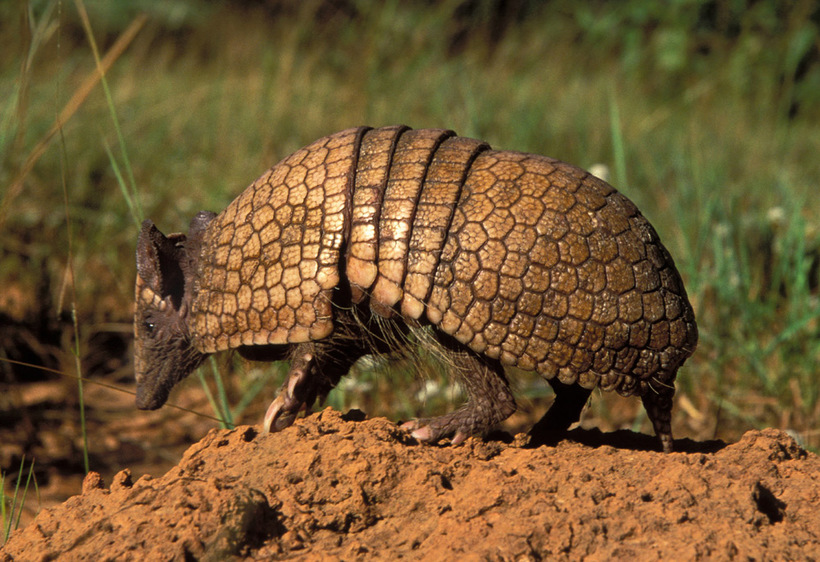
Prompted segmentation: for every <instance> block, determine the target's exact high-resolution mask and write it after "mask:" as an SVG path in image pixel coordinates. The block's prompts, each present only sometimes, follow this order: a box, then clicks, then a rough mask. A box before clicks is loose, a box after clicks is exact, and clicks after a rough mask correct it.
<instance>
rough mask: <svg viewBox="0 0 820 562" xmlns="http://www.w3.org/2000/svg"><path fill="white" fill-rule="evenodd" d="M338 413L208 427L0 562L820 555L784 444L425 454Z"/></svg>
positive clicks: (27, 538)
mask: <svg viewBox="0 0 820 562" xmlns="http://www.w3.org/2000/svg"><path fill="white" fill-rule="evenodd" d="M362 419H363V416H361V415H360V413H359V412H356V411H353V412H351V413H349V414H347V415H345V416H342V415H341V414H339V413H338V412H334V411H333V410H330V409H327V410H324V411H323V412H322V413H320V414H318V415H313V416H310V417H308V418H306V419H302V420H299V421H297V423H296V424H295V425H294V426H293V427H291V428H289V429H287V430H285V431H283V432H282V433H278V434H271V435H267V434H261V433H259V432H258V431H257V430H256V429H254V428H252V427H248V426H244V427H240V428H237V429H235V430H232V431H224V430H212V431H211V432H209V433H208V434H207V435H206V436H205V438H204V439H202V440H201V441H200V442H199V443H197V444H195V445H193V446H192V447H191V448H189V449H188V451H187V452H186V453H185V455H184V457H183V459H182V461H181V462H180V463H179V465H178V466H177V467H175V468H173V469H172V470H170V471H169V472H168V473H166V474H165V475H164V476H162V477H159V478H151V477H148V476H145V477H142V478H140V479H139V480H137V481H136V482H132V481H131V478H130V473H129V471H127V470H124V471H122V472H120V473H119V474H117V475H116V476H115V477H114V481H113V482H112V483H111V487H110V488H105V487H104V485H103V482H102V480H101V478H100V477H99V475H97V474H96V473H90V474H89V475H88V476H87V477H86V479H85V482H84V484H83V493H82V495H79V496H74V497H72V498H70V499H69V500H68V501H66V502H65V503H63V504H62V505H60V506H58V507H55V508H50V509H46V510H44V511H42V512H41V513H40V514H39V515H38V516H37V517H36V519H35V520H34V521H33V522H32V523H31V524H29V525H28V526H27V527H25V528H24V529H21V530H19V531H16V532H15V533H14V534H13V535H12V538H11V539H10V541H9V542H8V543H7V544H6V546H5V547H4V549H3V550H0V560H2V561H7V560H33V559H39V560H48V559H52V558H56V557H59V556H66V557H67V558H70V559H72V560H81V559H94V560H102V559H108V560H114V559H116V560H143V559H148V560H189V559H192V558H194V559H212V560H221V559H225V558H229V559H230V558H238V559H304V560H308V559H310V560H316V559H323V560H341V559H345V560H350V559H371V558H377V559H398V558H401V559H407V560H420V559H456V558H457V559H461V560H463V559H468V560H478V559H489V560H540V559H542V558H549V559H578V558H582V557H585V558H588V559H591V560H604V559H611V558H616V557H617V558H630V559H637V560H656V559H661V558H664V559H698V558H701V559H703V558H708V559H717V560H720V559H732V558H746V559H752V558H754V559H772V558H787V559H795V558H810V557H817V556H820V517H818V515H817V514H818V513H820V457H818V456H816V455H814V454H811V453H807V452H806V451H804V450H803V449H801V448H800V447H799V446H798V445H797V444H796V443H795V442H794V441H793V440H792V439H791V438H790V437H789V436H788V435H786V434H785V433H783V432H780V431H777V430H771V429H769V430H764V431H751V432H748V433H747V434H746V435H745V436H744V437H743V439H742V440H741V441H740V442H738V443H735V444H732V445H725V444H723V443H721V442H716V441H713V442H707V443H696V442H691V441H686V440H683V441H678V442H676V447H677V448H678V449H679V450H680V451H681V452H676V453H672V454H669V455H664V454H662V453H658V452H654V451H651V450H647V449H651V448H654V447H655V446H656V444H655V442H654V440H651V439H648V438H644V437H642V436H636V435H634V434H630V433H628V432H615V433H610V434H602V433H599V432H596V431H581V430H575V431H572V432H570V434H569V438H568V439H566V440H563V441H561V442H559V443H557V445H556V446H554V447H546V446H545V447H539V448H534V449H531V448H526V447H522V446H521V445H522V444H523V443H524V442H525V441H526V439H524V438H523V436H519V437H518V438H516V439H515V440H514V442H513V443H504V442H502V441H492V440H490V441H482V440H480V439H469V440H468V441H467V442H466V443H465V444H464V445H463V446H460V447H449V446H446V445H442V446H429V445H418V444H416V443H415V441H414V440H413V439H412V438H410V437H408V436H407V434H405V433H404V432H402V431H401V430H399V429H398V427H397V426H396V425H395V424H393V423H391V422H389V421H387V420H385V419H382V418H378V419H371V420H367V421H361V420H362Z"/></svg>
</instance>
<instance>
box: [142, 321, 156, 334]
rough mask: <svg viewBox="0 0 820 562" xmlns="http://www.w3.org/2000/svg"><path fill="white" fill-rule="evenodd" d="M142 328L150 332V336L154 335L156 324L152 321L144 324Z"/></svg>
mask: <svg viewBox="0 0 820 562" xmlns="http://www.w3.org/2000/svg"><path fill="white" fill-rule="evenodd" d="M142 327H143V328H145V331H146V332H148V335H149V336H150V335H151V334H153V333H154V323H153V322H151V321H150V320H146V321H145V322H143V323H142Z"/></svg>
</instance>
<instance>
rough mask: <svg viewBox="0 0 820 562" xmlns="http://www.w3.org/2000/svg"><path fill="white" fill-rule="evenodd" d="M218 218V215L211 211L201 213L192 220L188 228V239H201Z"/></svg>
mask: <svg viewBox="0 0 820 562" xmlns="http://www.w3.org/2000/svg"><path fill="white" fill-rule="evenodd" d="M215 218H216V213H212V212H210V211H199V212H198V213H197V214H196V215H195V216H194V218H192V219H191V224H190V226H189V227H188V238H189V239H191V238H199V237H201V236H202V234H204V233H205V229H207V228H208V225H209V224H210V223H211V221H212V220H214V219H215Z"/></svg>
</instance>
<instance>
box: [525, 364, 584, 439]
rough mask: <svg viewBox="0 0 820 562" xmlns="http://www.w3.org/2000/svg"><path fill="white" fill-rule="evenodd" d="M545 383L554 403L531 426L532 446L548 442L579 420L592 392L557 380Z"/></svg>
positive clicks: (549, 380)
mask: <svg viewBox="0 0 820 562" xmlns="http://www.w3.org/2000/svg"><path fill="white" fill-rule="evenodd" d="M547 382H548V383H549V384H550V386H551V387H552V390H553V391H554V392H555V401H554V402H553V403H552V406H550V409H549V410H547V413H546V414H544V417H543V418H541V419H540V420H539V421H538V423H536V424H535V425H534V426H532V429H531V430H530V436H531V437H532V442H531V443H532V444H533V445H541V444H544V443H547V442H549V439H548V437H549V436H550V435H555V434H557V433H563V432H565V431H566V430H567V429H569V426H571V425H572V424H574V423H575V422H577V421H578V420H580V419H581V412H582V411H583V409H584V406H586V403H587V400H589V395H590V393H591V392H592V390H590V389H588V388H584V387H582V386H580V385H578V384H564V383H562V382H561V381H559V380H558V379H557V378H551V379H547Z"/></svg>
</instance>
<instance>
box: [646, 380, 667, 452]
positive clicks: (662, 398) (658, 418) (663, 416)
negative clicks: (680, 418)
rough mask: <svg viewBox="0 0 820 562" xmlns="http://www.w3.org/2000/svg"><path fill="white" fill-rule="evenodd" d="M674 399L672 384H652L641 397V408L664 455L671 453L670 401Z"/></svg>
mask: <svg viewBox="0 0 820 562" xmlns="http://www.w3.org/2000/svg"><path fill="white" fill-rule="evenodd" d="M674 397H675V384H674V382H668V383H659V382H653V383H652V384H651V385H650V387H649V388H648V389H647V390H646V393H645V394H644V395H643V396H641V400H643V407H644V408H645V409H646V414H647V415H648V416H649V421H651V422H652V426H653V427H654V429H655V435H657V436H658V439H660V440H661V446H662V447H663V452H664V453H671V452H672V401H673V398H674Z"/></svg>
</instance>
